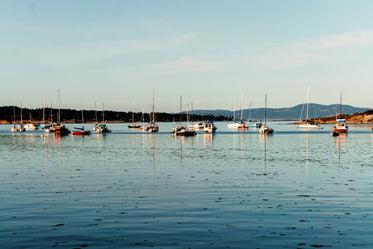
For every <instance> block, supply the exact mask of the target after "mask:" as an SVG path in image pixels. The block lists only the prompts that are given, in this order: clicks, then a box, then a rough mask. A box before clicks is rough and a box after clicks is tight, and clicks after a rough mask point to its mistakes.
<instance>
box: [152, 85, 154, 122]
mask: <svg viewBox="0 0 373 249" xmlns="http://www.w3.org/2000/svg"><path fill="white" fill-rule="evenodd" d="M154 121H155V113H154V88H153V121H152V122H154Z"/></svg>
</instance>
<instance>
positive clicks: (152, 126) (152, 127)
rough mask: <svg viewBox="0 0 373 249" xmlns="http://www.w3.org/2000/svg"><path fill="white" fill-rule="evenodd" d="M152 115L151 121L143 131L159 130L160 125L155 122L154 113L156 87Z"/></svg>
mask: <svg viewBox="0 0 373 249" xmlns="http://www.w3.org/2000/svg"><path fill="white" fill-rule="evenodd" d="M152 110H153V111H152V115H151V121H150V122H149V124H148V125H146V126H144V128H143V131H147V132H158V131H159V126H158V124H157V123H156V122H155V113H154V88H153V108H152Z"/></svg>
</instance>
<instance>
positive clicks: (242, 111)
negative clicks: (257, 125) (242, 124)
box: [241, 92, 243, 121]
mask: <svg viewBox="0 0 373 249" xmlns="http://www.w3.org/2000/svg"><path fill="white" fill-rule="evenodd" d="M241 121H243V92H242V93H241Z"/></svg>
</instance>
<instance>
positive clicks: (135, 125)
mask: <svg viewBox="0 0 373 249" xmlns="http://www.w3.org/2000/svg"><path fill="white" fill-rule="evenodd" d="M128 128H131V129H139V128H140V124H139V123H135V112H134V105H133V103H132V123H131V124H129V125H128Z"/></svg>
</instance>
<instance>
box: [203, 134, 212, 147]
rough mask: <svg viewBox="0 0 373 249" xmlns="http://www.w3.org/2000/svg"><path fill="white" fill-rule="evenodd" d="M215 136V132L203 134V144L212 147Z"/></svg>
mask: <svg viewBox="0 0 373 249" xmlns="http://www.w3.org/2000/svg"><path fill="white" fill-rule="evenodd" d="M213 138H214V134H213V133H205V134H203V144H204V146H205V148H212V145H213Z"/></svg>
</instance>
